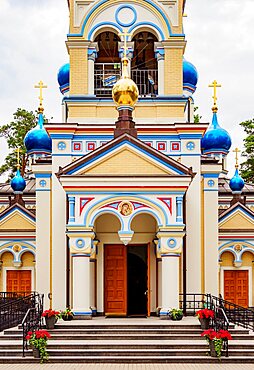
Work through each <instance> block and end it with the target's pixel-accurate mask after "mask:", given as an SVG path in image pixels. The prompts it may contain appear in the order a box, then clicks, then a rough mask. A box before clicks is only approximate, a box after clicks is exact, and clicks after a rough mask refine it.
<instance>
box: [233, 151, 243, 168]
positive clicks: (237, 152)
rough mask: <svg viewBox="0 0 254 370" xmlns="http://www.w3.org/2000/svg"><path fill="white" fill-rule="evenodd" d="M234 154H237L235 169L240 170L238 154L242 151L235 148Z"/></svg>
mask: <svg viewBox="0 0 254 370" xmlns="http://www.w3.org/2000/svg"><path fill="white" fill-rule="evenodd" d="M233 152H234V153H235V168H238V167H239V164H238V154H239V153H241V150H240V149H238V148H235V150H233Z"/></svg>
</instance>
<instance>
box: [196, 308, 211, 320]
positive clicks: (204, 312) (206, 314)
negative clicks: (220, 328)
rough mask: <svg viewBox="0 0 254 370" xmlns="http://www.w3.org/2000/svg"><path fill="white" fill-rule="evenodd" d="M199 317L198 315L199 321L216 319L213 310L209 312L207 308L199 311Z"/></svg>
mask: <svg viewBox="0 0 254 370" xmlns="http://www.w3.org/2000/svg"><path fill="white" fill-rule="evenodd" d="M197 315H198V318H199V319H204V318H207V319H209V318H214V311H213V310H208V309H207V308H204V309H203V310H199V311H197Z"/></svg>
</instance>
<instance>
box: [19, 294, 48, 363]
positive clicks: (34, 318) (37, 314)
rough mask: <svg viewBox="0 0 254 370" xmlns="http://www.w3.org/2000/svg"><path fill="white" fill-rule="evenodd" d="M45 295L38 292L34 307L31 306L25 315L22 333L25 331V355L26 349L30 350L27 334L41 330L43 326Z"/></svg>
mask: <svg viewBox="0 0 254 370" xmlns="http://www.w3.org/2000/svg"><path fill="white" fill-rule="evenodd" d="M43 303H44V295H43V294H37V295H36V299H35V301H34V307H30V308H29V309H28V310H27V312H26V314H25V317H24V318H23V320H22V333H23V357H25V351H26V350H28V341H27V339H26V338H27V335H28V332H29V331H35V330H39V329H40V328H41V327H42V316H41V315H42V312H43Z"/></svg>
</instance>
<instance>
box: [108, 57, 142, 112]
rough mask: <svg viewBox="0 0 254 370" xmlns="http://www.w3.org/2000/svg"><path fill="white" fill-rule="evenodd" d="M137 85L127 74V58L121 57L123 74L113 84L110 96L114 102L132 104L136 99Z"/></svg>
mask: <svg viewBox="0 0 254 370" xmlns="http://www.w3.org/2000/svg"><path fill="white" fill-rule="evenodd" d="M138 95H139V92H138V87H137V85H136V84H135V82H134V81H133V80H132V79H131V78H130V77H129V75H128V59H127V58H124V59H123V74H122V77H121V78H120V80H119V81H117V83H116V84H115V85H114V87H113V90H112V97H113V99H114V101H115V102H116V104H117V105H118V106H119V105H130V106H134V105H135V104H136V102H137V101H138Z"/></svg>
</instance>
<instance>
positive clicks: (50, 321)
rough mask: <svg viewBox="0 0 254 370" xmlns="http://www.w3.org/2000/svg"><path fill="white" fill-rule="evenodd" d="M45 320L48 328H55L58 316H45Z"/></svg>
mask: <svg viewBox="0 0 254 370" xmlns="http://www.w3.org/2000/svg"><path fill="white" fill-rule="evenodd" d="M45 321H46V328H47V329H54V327H55V323H56V322H57V318H56V317H55V316H51V317H45Z"/></svg>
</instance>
